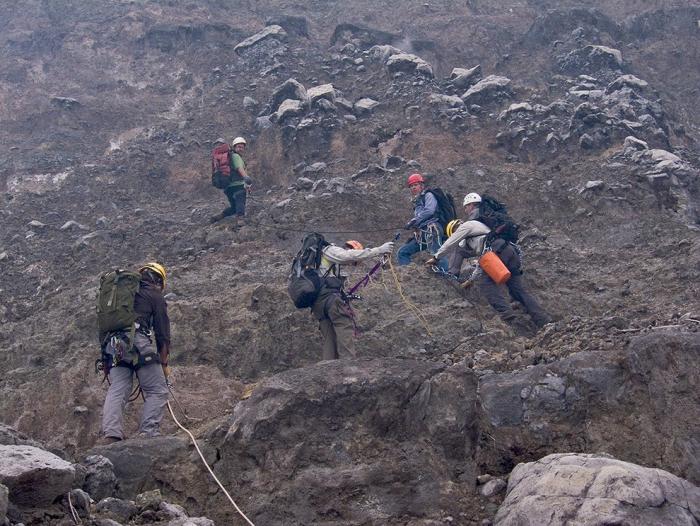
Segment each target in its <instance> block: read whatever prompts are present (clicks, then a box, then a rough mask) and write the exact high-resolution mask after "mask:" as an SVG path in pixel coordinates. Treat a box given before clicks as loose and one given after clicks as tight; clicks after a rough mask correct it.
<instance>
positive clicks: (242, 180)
mask: <svg viewBox="0 0 700 526" xmlns="http://www.w3.org/2000/svg"><path fill="white" fill-rule="evenodd" d="M246 145H247V143H246V140H245V139H244V138H243V137H236V138H235V139H233V141H232V142H231V146H230V147H228V145H226V144H224V143H223V140H222V139H218V140H217V141H216V147H215V148H214V153H213V154H212V170H213V171H214V172H215V171H216V170H217V166H218V163H223V164H224V165H225V169H224V170H223V171H224V172H225V173H228V175H227V176H225V178H223V179H222V181H223V182H222V183H221V184H218V185H217V187H220V188H221V189H222V190H223V191H224V194H225V195H226V198H227V199H228V202H229V207H228V208H227V209H226V210H224V211H223V212H221V213H220V214H216V215H215V216H213V217H212V218H211V219H210V222H211V223H216V222H217V221H220V220H222V219H223V218H225V217H228V216H234V224H233V227H234V228H239V227H241V226H243V223H244V221H243V218H244V216H245V204H246V198H247V196H248V190H249V189H250V186H251V185H252V184H253V181H252V179H251V178H250V177H248V172H247V171H246V168H245V162H244V161H243V152H245V149H246ZM217 152H218V153H217Z"/></svg>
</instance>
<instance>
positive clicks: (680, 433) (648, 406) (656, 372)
mask: <svg viewBox="0 0 700 526" xmlns="http://www.w3.org/2000/svg"><path fill="white" fill-rule="evenodd" d="M699 379H700V340H698V338H697V337H696V335H695V334H692V333H674V332H672V331H665V333H663V334H659V333H652V334H649V335H645V336H640V337H637V338H634V339H632V340H631V341H630V343H629V345H628V347H627V348H626V349H624V350H620V351H618V352H607V351H606V352H603V351H591V352H580V353H575V354H572V355H570V356H568V357H566V358H564V359H562V360H559V361H556V362H552V363H549V364H542V365H537V366H533V367H528V368H526V369H524V370H521V371H515V372H508V373H491V374H486V375H484V376H483V377H481V378H480V381H479V398H480V400H481V407H482V410H483V422H482V428H483V431H484V432H485V433H488V434H489V435H490V436H492V437H494V440H495V441H496V443H497V444H498V447H493V448H491V447H489V445H488V444H486V446H487V447H484V449H482V450H481V451H480V457H481V459H482V462H483V463H485V464H487V465H489V467H490V468H491V469H497V468H498V467H499V466H500V467H503V466H512V465H513V464H515V463H518V462H525V461H530V460H534V459H537V458H540V457H542V456H545V455H547V454H549V453H553V452H556V451H572V450H574V451H577V450H578V451H580V450H590V449H594V450H605V451H607V452H609V453H611V454H613V455H615V456H617V457H620V458H623V459H624V460H628V461H632V462H638V463H646V462H647V461H648V459H656V465H658V466H659V467H663V468H665V469H672V470H673V471H674V472H676V473H678V474H679V475H680V476H682V477H684V478H687V479H688V480H690V481H691V482H693V483H696V482H697V481H698V480H700V442H698V440H697V437H698V436H700V422H699V421H698V419H697V410H696V409H697V407H699V406H700V384H699V382H700V380H699Z"/></svg>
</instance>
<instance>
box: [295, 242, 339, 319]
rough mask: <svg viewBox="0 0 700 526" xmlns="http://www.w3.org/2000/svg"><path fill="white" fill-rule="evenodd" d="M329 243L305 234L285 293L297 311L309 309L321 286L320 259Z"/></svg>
mask: <svg viewBox="0 0 700 526" xmlns="http://www.w3.org/2000/svg"><path fill="white" fill-rule="evenodd" d="M328 245H329V243H328V242H327V241H326V240H325V239H324V238H323V236H322V235H321V234H317V233H316V232H312V233H310V234H307V235H306V236H305V237H304V239H303V240H302V242H301V248H300V249H299V252H297V255H296V256H295V257H294V260H293V261H292V272H291V274H290V276H289V284H288V285H287V292H288V293H289V297H290V298H292V301H293V302H294V306H295V307H296V308H297V309H305V308H307V307H311V306H312V305H313V304H314V302H315V301H316V299H317V298H318V294H319V292H320V291H321V287H322V286H323V278H322V277H321V276H319V274H318V269H319V267H320V266H321V257H322V256H323V249H324V247H326V246H328Z"/></svg>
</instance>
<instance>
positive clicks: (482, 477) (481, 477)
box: [476, 395, 522, 485]
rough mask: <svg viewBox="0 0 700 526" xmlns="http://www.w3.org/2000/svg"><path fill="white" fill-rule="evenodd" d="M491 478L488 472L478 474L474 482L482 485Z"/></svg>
mask: <svg viewBox="0 0 700 526" xmlns="http://www.w3.org/2000/svg"><path fill="white" fill-rule="evenodd" d="M521 396H522V395H521ZM492 478H493V476H491V475H489V474H488V473H485V474H484V475H479V476H478V477H476V482H477V484H479V485H482V484H486V483H487V482H488V481H489V480H491V479H492Z"/></svg>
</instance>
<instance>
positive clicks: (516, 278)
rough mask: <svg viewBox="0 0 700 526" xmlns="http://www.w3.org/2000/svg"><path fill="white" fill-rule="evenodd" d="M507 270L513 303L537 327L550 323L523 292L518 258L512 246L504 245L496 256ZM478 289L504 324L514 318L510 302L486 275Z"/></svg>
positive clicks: (547, 316) (537, 305) (546, 315)
mask: <svg viewBox="0 0 700 526" xmlns="http://www.w3.org/2000/svg"><path fill="white" fill-rule="evenodd" d="M498 255H499V257H500V258H501V260H502V261H503V263H504V264H505V266H506V267H508V270H510V272H511V277H510V279H509V280H508V281H506V286H507V287H508V292H509V294H510V296H511V298H513V299H514V300H515V301H517V302H519V303H521V304H522V305H523V307H525V310H526V311H527V313H528V314H529V315H530V318H532V321H533V323H534V324H535V325H537V326H538V327H542V326H543V325H545V324H547V323H549V322H550V321H552V319H551V317H550V316H549V314H547V312H545V310H544V309H543V308H542V307H541V306H540V304H539V303H538V302H537V300H536V299H535V297H534V296H533V295H532V294H530V293H529V292H528V291H527V290H525V285H524V283H523V276H522V272H521V270H520V265H521V261H520V256H519V255H518V253H517V252H516V250H515V249H514V248H513V246H512V245H510V244H508V245H506V246H505V247H504V248H503V249H502V250H501V251H500V253H499V254H498ZM479 289H480V290H481V293H482V294H483V295H484V296H485V297H486V299H487V300H488V302H489V304H490V305H491V306H492V307H493V308H494V309H495V310H496V312H498V314H499V315H500V316H501V319H503V321H505V322H510V321H512V320H513V319H514V318H515V313H514V312H513V309H512V307H511V306H510V302H509V301H508V300H507V299H505V298H504V297H503V294H501V288H500V287H499V286H498V285H496V283H495V282H494V281H493V280H492V279H491V278H490V277H489V276H488V274H486V273H485V272H484V273H483V274H482V276H481V279H480V280H479Z"/></svg>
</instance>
